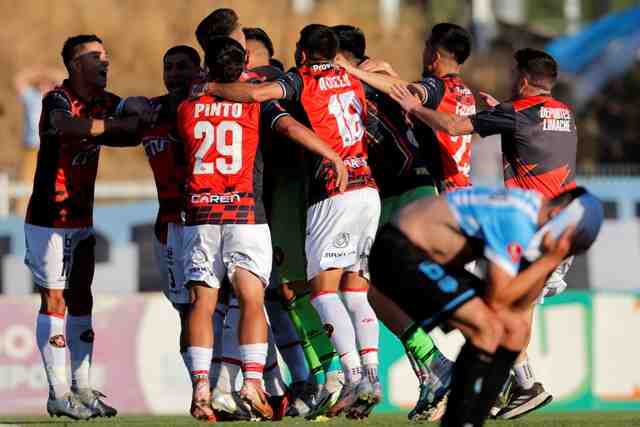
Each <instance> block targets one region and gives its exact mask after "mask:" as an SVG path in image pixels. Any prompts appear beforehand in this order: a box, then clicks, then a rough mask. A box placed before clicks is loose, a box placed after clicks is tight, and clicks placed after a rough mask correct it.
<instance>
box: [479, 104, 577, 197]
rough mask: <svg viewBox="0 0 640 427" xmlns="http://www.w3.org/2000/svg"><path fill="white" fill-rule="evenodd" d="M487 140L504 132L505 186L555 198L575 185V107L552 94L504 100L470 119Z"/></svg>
mask: <svg viewBox="0 0 640 427" xmlns="http://www.w3.org/2000/svg"><path fill="white" fill-rule="evenodd" d="M471 122H472V123H473V127H474V130H475V131H476V132H477V133H478V134H480V136H482V137H485V136H489V135H495V134H500V135H501V136H502V153H503V163H504V182H505V185H506V186H507V187H519V188H525V189H529V190H537V191H538V192H540V193H542V194H543V195H544V196H546V197H553V196H555V195H557V194H559V193H561V192H563V191H565V190H569V189H571V188H574V187H575V186H576V180H575V168H576V152H577V149H578V135H577V131H576V124H575V120H574V114H573V112H572V111H571V108H570V107H569V106H568V105H566V104H564V103H562V102H560V101H558V100H556V99H554V98H552V97H551V96H550V95H542V96H532V97H527V98H522V99H517V100H515V101H511V102H504V103H502V104H499V105H497V106H496V107H495V108H492V109H489V110H486V111H481V112H479V113H478V114H476V115H475V116H472V117H471Z"/></svg>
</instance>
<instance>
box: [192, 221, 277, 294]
mask: <svg viewBox="0 0 640 427" xmlns="http://www.w3.org/2000/svg"><path fill="white" fill-rule="evenodd" d="M183 230H184V231H183V249H184V250H183V254H184V276H185V280H186V281H187V282H189V281H198V282H205V283H206V284H207V285H208V286H210V287H212V288H219V287H220V283H221V282H222V280H223V278H224V275H225V274H226V275H227V277H228V278H229V280H230V281H231V280H232V278H233V274H234V273H235V269H236V268H237V267H241V268H243V269H245V270H247V271H250V272H251V273H253V274H255V275H256V276H258V278H259V279H260V280H261V281H262V283H263V284H264V285H265V286H267V285H268V284H269V276H270V275H271V263H272V259H273V249H272V247H271V233H270V232H269V226H268V225H267V224H224V225H214V224H205V225H193V226H188V225H185V226H184V229H183Z"/></svg>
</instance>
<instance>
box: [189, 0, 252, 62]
mask: <svg viewBox="0 0 640 427" xmlns="http://www.w3.org/2000/svg"><path fill="white" fill-rule="evenodd" d="M216 36H217V37H220V36H223V37H231V38H232V39H234V40H236V41H237V42H238V43H240V45H241V46H242V48H243V49H244V48H246V41H245V38H244V33H243V32H242V25H240V18H239V17H238V14H237V13H236V12H235V10H233V9H224V8H222V9H216V10H214V11H213V12H211V13H210V14H209V15H207V16H206V17H205V18H204V19H203V20H202V21H201V22H200V24H198V27H197V28H196V38H197V39H198V43H199V44H200V46H201V47H202V50H204V51H205V52H206V51H207V44H208V43H209V40H210V39H211V38H212V37H216Z"/></svg>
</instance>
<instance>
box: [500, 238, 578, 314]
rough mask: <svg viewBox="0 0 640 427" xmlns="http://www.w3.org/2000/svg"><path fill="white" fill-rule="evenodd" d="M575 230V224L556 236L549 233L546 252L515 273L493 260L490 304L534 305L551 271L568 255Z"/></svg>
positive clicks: (545, 246)
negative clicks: (554, 237) (518, 272)
mask: <svg viewBox="0 0 640 427" xmlns="http://www.w3.org/2000/svg"><path fill="white" fill-rule="evenodd" d="M574 230H575V228H574V227H568V228H567V229H566V230H565V231H564V232H563V234H562V235H561V236H560V237H559V238H558V239H557V240H554V239H553V237H552V236H551V234H550V233H547V235H546V236H545V238H544V243H543V245H544V250H545V253H544V255H543V256H541V257H540V258H539V259H538V260H536V261H535V262H533V263H532V264H531V265H530V266H529V267H528V268H526V269H525V270H524V271H522V272H521V273H520V274H518V275H517V276H515V277H511V276H510V275H509V274H507V273H506V272H505V271H504V270H503V269H502V268H501V267H500V266H498V265H497V264H495V263H490V264H489V271H488V274H489V283H490V285H489V288H488V301H489V304H490V305H491V306H494V307H513V308H517V309H523V310H524V309H527V308H528V307H531V305H532V304H533V303H534V302H535V300H536V299H537V298H538V297H539V296H540V293H541V292H542V289H543V288H544V285H545V282H546V281H547V278H548V277H549V275H550V274H551V273H552V272H553V271H554V270H555V269H556V267H558V265H560V263H561V262H562V261H563V260H564V259H566V258H567V256H568V255H569V253H570V251H571V239H572V236H573V232H574Z"/></svg>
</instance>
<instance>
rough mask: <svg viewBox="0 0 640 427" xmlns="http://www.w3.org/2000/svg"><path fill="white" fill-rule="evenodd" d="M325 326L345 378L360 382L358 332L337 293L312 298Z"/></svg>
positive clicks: (349, 380)
mask: <svg viewBox="0 0 640 427" xmlns="http://www.w3.org/2000/svg"><path fill="white" fill-rule="evenodd" d="M311 304H313V306H314V307H315V309H316V311H317V312H318V315H319V316H320V319H321V320H322V323H323V324H324V328H325V330H326V332H327V334H328V335H329V338H330V339H331V342H332V343H333V345H334V347H335V348H336V351H337V352H338V356H339V357H340V363H341V364H342V370H343V372H344V376H345V380H346V381H347V382H359V381H360V379H361V378H362V372H361V364H360V355H359V354H358V349H357V347H356V333H355V331H354V329H353V323H352V322H351V318H350V317H349V312H348V311H347V309H346V308H345V306H344V304H343V303H342V301H341V300H340V297H339V296H338V294H337V293H334V292H331V293H322V294H319V295H316V296H313V297H312V298H311Z"/></svg>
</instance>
